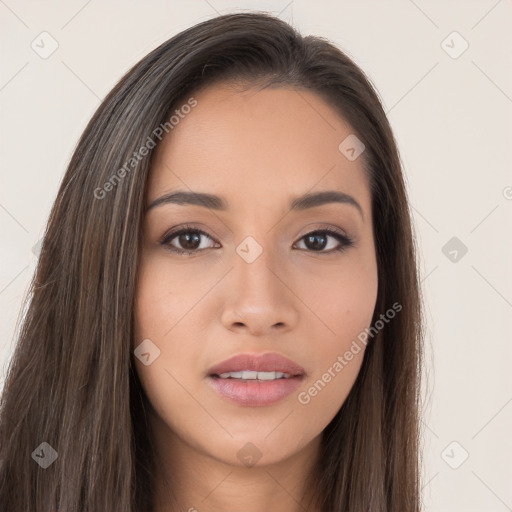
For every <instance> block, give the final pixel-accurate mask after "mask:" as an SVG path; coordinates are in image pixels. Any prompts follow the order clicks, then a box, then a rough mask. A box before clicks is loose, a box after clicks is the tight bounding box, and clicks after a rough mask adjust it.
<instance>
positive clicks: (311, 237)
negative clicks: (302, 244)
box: [306, 235, 327, 249]
mask: <svg viewBox="0 0 512 512" xmlns="http://www.w3.org/2000/svg"><path fill="white" fill-rule="evenodd" d="M318 238H321V239H322V242H321V243H319V244H318V243H315V242H314V240H315V239H318ZM326 238H327V237H326V236H325V235H309V236H308V237H306V246H308V242H312V244H311V246H309V248H310V249H324V248H325V243H326Z"/></svg>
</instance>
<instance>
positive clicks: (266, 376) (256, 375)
mask: <svg viewBox="0 0 512 512" xmlns="http://www.w3.org/2000/svg"><path fill="white" fill-rule="evenodd" d="M219 377H220V378H221V379H229V378H231V379H241V380H256V379H257V380H276V379H289V378H290V377H291V375H290V374H288V373H284V372H254V371H249V370H244V371H242V372H226V373H221V374H220V375H219Z"/></svg>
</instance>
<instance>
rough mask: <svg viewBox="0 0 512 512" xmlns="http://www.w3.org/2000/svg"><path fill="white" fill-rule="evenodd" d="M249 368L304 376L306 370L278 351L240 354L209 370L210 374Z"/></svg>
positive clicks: (255, 370) (256, 370) (250, 369)
mask: <svg viewBox="0 0 512 512" xmlns="http://www.w3.org/2000/svg"><path fill="white" fill-rule="evenodd" d="M242 370H249V371H253V372H283V373H288V374H290V375H292V376H304V375H305V374H306V371H305V370H304V368H302V366H300V365H299V364H298V363H296V362H294V361H292V360H291V359H288V358H287V357H284V356H282V355H280V354H277V353H276V352H267V353H265V354H238V355H236V356H234V357H231V358H229V359H226V360H225V361H222V362H221V363H219V364H217V365H215V366H213V367H212V368H210V369H209V370H208V376H213V375H220V374H221V373H227V372H239V371H242Z"/></svg>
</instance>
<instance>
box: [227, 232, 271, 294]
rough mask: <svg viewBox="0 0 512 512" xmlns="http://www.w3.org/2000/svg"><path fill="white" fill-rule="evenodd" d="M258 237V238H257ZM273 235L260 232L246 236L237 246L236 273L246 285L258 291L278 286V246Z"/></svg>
mask: <svg viewBox="0 0 512 512" xmlns="http://www.w3.org/2000/svg"><path fill="white" fill-rule="evenodd" d="M256 237H257V238H256ZM271 238H272V237H271V236H268V234H264V235H262V234H258V235H256V236H254V235H248V236H246V237H245V238H244V239H243V240H242V241H241V242H240V243H239V244H238V245H237V247H236V249H235V251H236V257H235V263H234V265H235V269H234V270H235V274H236V275H237V278H238V279H239V280H240V283H241V284H242V285H243V284H245V285H246V287H251V288H256V289H257V291H258V292H268V291H269V290H272V289H273V288H275V287H276V285H277V284H278V283H276V282H275V281H276V279H277V278H276V276H275V274H274V273H275V272H276V267H277V266H278V259H277V252H278V251H277V249H278V248H277V247H274V246H273V244H272V243H271Z"/></svg>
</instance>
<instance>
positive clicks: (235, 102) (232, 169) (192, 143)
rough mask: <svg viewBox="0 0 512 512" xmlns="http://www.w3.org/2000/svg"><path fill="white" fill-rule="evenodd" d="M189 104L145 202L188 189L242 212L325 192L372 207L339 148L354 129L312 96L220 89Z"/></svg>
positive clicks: (359, 174)
mask: <svg viewBox="0 0 512 512" xmlns="http://www.w3.org/2000/svg"><path fill="white" fill-rule="evenodd" d="M193 97H194V99H195V100H196V102H197V104H196V106H195V107H194V108H192V109H187V111H188V113H187V114H182V115H181V116H180V119H179V122H178V123H177V124H175V125H174V126H173V128H172V130H170V131H169V133H168V134H167V135H166V136H165V137H164V139H163V141H162V143H161V144H160V145H159V147H158V148H157V153H156V158H155V159H154V164H153V168H152V171H151V176H150V183H149V188H148V202H151V201H152V200H154V199H155V198H156V197H157V196H158V195H160V194H162V193H166V192H169V191H171V190H173V189H177V188H179V189H187V188H190V189H192V190H194V191H207V192H210V193H218V194H219V195H222V196H224V197H227V198H228V200H229V201H230V202H238V206H239V207H243V206H244V205H245V204H247V202H251V200H253V199H255V198H259V199H260V200H261V199H262V198H267V200H269V201H272V200H276V201H282V199H281V198H280V196H282V195H283V193H284V194H285V196H286V197H295V196H299V195H301V194H304V193H305V192H308V191H315V190H317V189H318V190H320V189H327V188H329V189H336V190H340V191H343V192H345V193H350V194H352V195H357V196H358V200H359V201H360V202H362V203H365V202H366V203H369V201H370V195H369V187H368V183H367V178H366V173H365V171H364V162H363V158H357V159H356V160H354V161H350V160H349V159H347V158H346V156H345V155H344V154H343V153H342V152H340V149H339V145H340V143H341V142H342V141H343V140H345V139H346V138H347V137H348V136H350V135H352V134H353V133H354V130H353V128H352V127H351V126H350V124H349V123H348V122H347V121H346V120H344V119H343V118H342V117H341V116H340V115H339V114H338V113H337V112H336V111H335V110H334V109H333V108H332V107H331V106H330V105H329V104H328V103H327V102H326V101H325V100H323V99H322V98H321V97H320V96H318V95H317V94H315V93H314V92H311V91H308V90H304V89H292V88H288V87H287V88H271V89H270V88H269V89H263V90H258V89H256V88H250V89H246V90H241V89H237V88H235V87H234V86H231V85H229V84H224V85H217V86H212V87H209V88H206V89H204V90H202V91H200V92H199V93H197V94H194V95H193ZM177 108H178V109H179V106H178V107H177Z"/></svg>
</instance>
